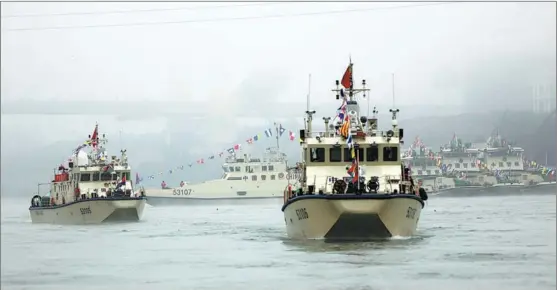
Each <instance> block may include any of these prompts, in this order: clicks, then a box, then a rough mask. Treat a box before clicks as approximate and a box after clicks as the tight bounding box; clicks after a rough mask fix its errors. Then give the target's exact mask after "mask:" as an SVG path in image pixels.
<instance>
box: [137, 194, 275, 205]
mask: <svg viewBox="0 0 557 290" xmlns="http://www.w3.org/2000/svg"><path fill="white" fill-rule="evenodd" d="M261 202H276V203H278V204H280V203H282V196H263V197H216V198H205V197H195V196H190V197H154V196H150V197H149V198H148V199H147V203H148V204H149V205H152V206H172V205H203V204H210V205H215V204H225V205H228V204H256V203H261Z"/></svg>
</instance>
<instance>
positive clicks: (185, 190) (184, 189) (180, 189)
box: [172, 188, 191, 195]
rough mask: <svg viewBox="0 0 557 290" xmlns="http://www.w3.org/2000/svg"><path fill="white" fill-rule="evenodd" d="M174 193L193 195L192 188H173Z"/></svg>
mask: <svg viewBox="0 0 557 290" xmlns="http://www.w3.org/2000/svg"><path fill="white" fill-rule="evenodd" d="M172 195H191V189H189V188H183V189H182V188H175V189H173V190H172Z"/></svg>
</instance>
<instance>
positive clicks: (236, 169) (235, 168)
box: [234, 166, 242, 172]
mask: <svg viewBox="0 0 557 290" xmlns="http://www.w3.org/2000/svg"><path fill="white" fill-rule="evenodd" d="M234 170H235V171H236V172H242V168H240V166H235V167H234Z"/></svg>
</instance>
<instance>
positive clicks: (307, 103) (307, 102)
mask: <svg viewBox="0 0 557 290" xmlns="http://www.w3.org/2000/svg"><path fill="white" fill-rule="evenodd" d="M310 94H311V74H309V76H308V95H307V97H306V98H307V99H306V106H307V108H306V109H307V111H309V95H310Z"/></svg>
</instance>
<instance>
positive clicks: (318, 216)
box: [282, 63, 427, 240]
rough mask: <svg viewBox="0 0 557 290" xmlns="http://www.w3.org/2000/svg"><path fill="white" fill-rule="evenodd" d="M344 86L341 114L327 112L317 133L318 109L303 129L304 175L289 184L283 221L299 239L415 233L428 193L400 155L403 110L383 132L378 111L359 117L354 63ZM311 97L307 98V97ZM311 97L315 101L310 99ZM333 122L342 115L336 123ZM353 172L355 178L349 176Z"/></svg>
mask: <svg viewBox="0 0 557 290" xmlns="http://www.w3.org/2000/svg"><path fill="white" fill-rule="evenodd" d="M341 83H342V85H343V86H344V87H345V88H347V94H348V96H347V97H344V90H342V89H340V88H339V81H338V80H337V81H336V85H337V88H336V89H334V90H333V91H335V92H337V99H339V94H340V95H341V96H342V104H341V106H340V108H339V109H338V113H337V118H335V119H333V123H332V124H329V120H330V119H331V118H323V119H324V122H325V131H324V132H312V115H313V114H314V113H315V111H310V110H309V108H308V110H307V111H306V114H307V118H306V120H307V124H306V128H305V129H304V130H301V132H300V136H301V138H302V142H301V147H302V148H301V149H302V152H303V156H304V157H303V165H302V168H301V169H300V171H301V172H302V178H301V179H300V180H299V181H298V184H299V187H298V188H297V189H293V187H295V186H296V185H297V184H291V185H288V186H287V187H286V189H285V190H284V205H283V207H282V211H283V213H284V222H285V223H286V232H287V235H288V237H290V238H293V239H327V240H361V239H371V238H388V237H392V236H412V235H414V234H415V232H416V227H417V224H418V221H419V219H420V214H421V211H422V208H423V207H424V200H427V194H426V193H425V190H424V189H423V188H418V186H416V187H414V184H413V180H412V177H411V176H410V174H409V171H410V170H409V168H406V167H404V166H403V164H402V161H401V158H400V154H399V152H400V144H401V143H402V138H403V130H402V129H400V128H398V125H397V120H396V114H397V113H398V112H399V110H397V109H392V110H390V112H391V113H392V128H391V129H389V130H387V131H383V132H382V131H378V130H377V124H378V123H377V118H376V117H375V115H376V110H375V109H374V116H373V117H370V118H368V117H366V116H362V115H360V108H359V105H358V102H357V101H356V97H355V95H356V94H357V93H364V94H365V92H367V91H369V89H366V88H365V80H363V81H362V85H363V88H362V89H354V88H353V80H352V63H350V65H349V66H348V68H347V70H346V72H345V74H344V76H343V78H342V82H341ZM308 98H309V96H308ZM308 103H309V102H308ZM335 120H338V121H336V122H335ZM348 175H349V176H348Z"/></svg>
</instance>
